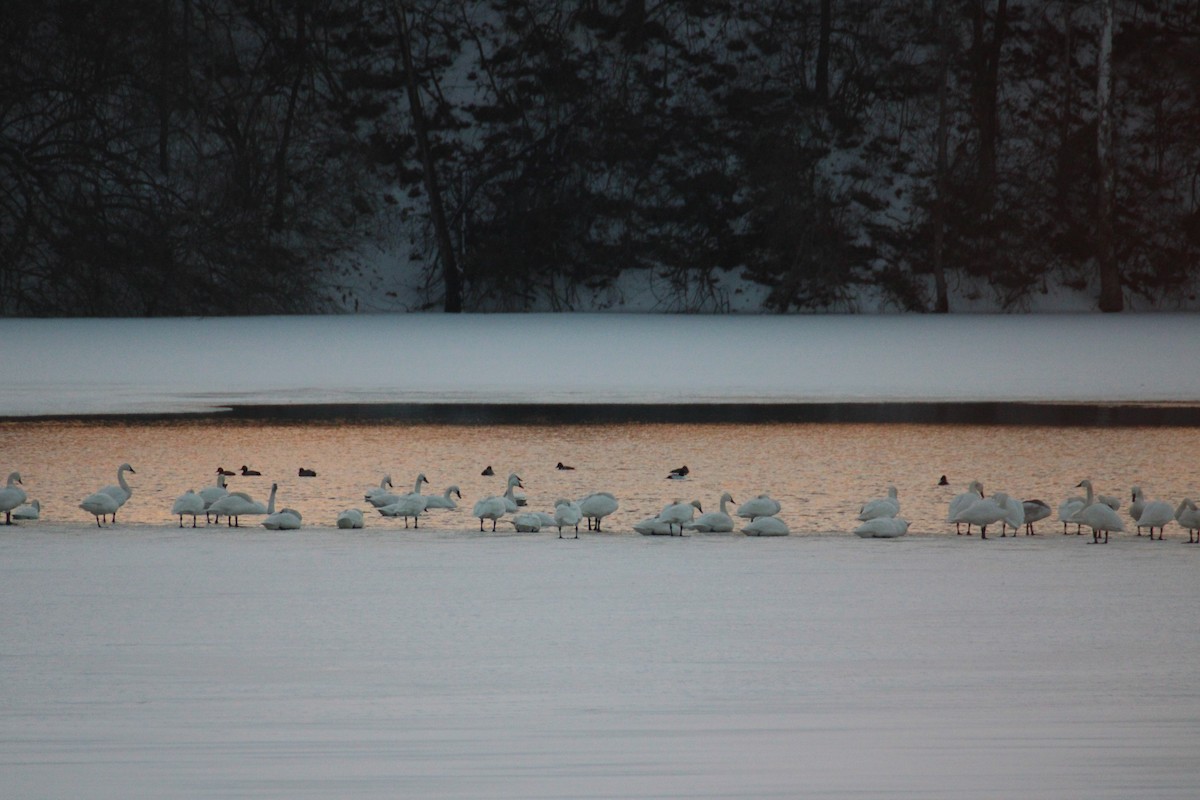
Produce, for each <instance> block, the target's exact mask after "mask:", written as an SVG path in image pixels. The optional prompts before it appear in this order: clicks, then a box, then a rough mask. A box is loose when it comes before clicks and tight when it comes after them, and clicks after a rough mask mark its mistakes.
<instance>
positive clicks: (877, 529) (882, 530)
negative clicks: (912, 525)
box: [854, 517, 908, 539]
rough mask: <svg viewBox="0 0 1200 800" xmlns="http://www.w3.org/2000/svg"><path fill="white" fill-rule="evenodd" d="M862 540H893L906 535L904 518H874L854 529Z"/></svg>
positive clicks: (906, 522) (906, 525)
mask: <svg viewBox="0 0 1200 800" xmlns="http://www.w3.org/2000/svg"><path fill="white" fill-rule="evenodd" d="M854 532H855V533H856V534H858V535H859V536H861V537H862V538H864V539H895V538H897V537H900V536H903V535H904V534H906V533H908V520H906V519H904V517H874V518H872V519H869V520H867V521H866V522H864V523H863V524H862V525H859V526H858V527H857V528H855V529H854Z"/></svg>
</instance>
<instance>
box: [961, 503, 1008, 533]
mask: <svg viewBox="0 0 1200 800" xmlns="http://www.w3.org/2000/svg"><path fill="white" fill-rule="evenodd" d="M1009 513H1010V511H1009V508H1008V495H1007V494H1005V493H1004V492H996V493H995V494H993V495H992V496H991V497H980V498H979V499H977V500H976V501H975V502H974V503H971V504H970V505H969V506H967V507H966V508H964V509H962V510H960V511H959V512H958V513H957V514H955V515H954V516H953V517H951V518H950V521H951V522H953V523H955V524H956V525H957V524H958V523H963V524H965V525H966V526H967V535H970V533H971V526H972V525H976V526H978V527H979V533H980V537H981V538H983V539H986V538H987V526H988V525H993V524H995V523H997V522H999V521H1000V520H1002V519H1005V518H1006V517H1007V516H1008V515H1009Z"/></svg>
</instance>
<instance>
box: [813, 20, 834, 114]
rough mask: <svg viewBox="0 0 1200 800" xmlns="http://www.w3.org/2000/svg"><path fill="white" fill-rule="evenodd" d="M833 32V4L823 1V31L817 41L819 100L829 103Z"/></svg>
mask: <svg viewBox="0 0 1200 800" xmlns="http://www.w3.org/2000/svg"><path fill="white" fill-rule="evenodd" d="M832 30H833V2H832V0H821V31H820V38H819V39H818V40H817V75H816V83H817V87H816V88H817V98H818V99H820V101H821V102H822V103H828V102H829V37H830V34H831V32H832Z"/></svg>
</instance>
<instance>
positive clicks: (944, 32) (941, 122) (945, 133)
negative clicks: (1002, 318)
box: [933, 0, 950, 314]
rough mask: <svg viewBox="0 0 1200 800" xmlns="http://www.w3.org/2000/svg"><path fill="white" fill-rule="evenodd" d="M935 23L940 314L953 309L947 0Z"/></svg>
mask: <svg viewBox="0 0 1200 800" xmlns="http://www.w3.org/2000/svg"><path fill="white" fill-rule="evenodd" d="M935 19H936V21H935V23H934V24H935V25H937V35H938V121H937V166H936V171H937V174H936V175H935V177H934V180H935V183H936V187H935V188H936V192H937V195H936V197H934V200H933V281H934V286H935V289H936V291H937V299H936V300H935V301H934V307H933V310H934V311H935V312H937V313H939V314H945V313H947V312H949V311H950V298H949V293H948V290H947V288H946V265H945V251H946V191H947V189H946V184H947V175H946V173H947V170H948V169H949V167H948V165H947V153H946V149H947V139H948V138H949V127H950V121H949V116H950V114H949V100H950V98H949V94H950V45H949V38H950V37H949V26H948V25H947V24H946V0H937V5H936V10H935Z"/></svg>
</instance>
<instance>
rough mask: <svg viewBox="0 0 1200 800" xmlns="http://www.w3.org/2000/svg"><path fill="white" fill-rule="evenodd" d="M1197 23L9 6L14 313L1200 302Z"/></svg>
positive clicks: (922, 14) (541, 7)
mask: <svg viewBox="0 0 1200 800" xmlns="http://www.w3.org/2000/svg"><path fill="white" fill-rule="evenodd" d="M1197 53H1200V0H1194V1H1193V2H1171V1H1170V0H1164V1H1163V2H1150V1H1149V0H1141V1H1136V0H1043V1H1042V2H1017V1H1016V0H1012V1H1011V2H1010V1H1009V0H957V1H956V0H927V2H922V3H912V2H902V1H901V0H884V1H883V2H880V1H879V0H808V1H806V2H801V1H800V0H778V2H731V1H723V0H677V1H675V2H669V1H667V0H663V1H661V2H654V1H653V0H493V1H492V2H474V3H471V2H462V1H461V0H453V2H451V1H450V0H444V1H443V0H412V1H411V2H396V1H395V0H5V2H4V3H2V4H0V313H2V314H5V315H59V314H68V315H174V314H247V313H279V312H301V311H321V310H322V308H321V306H322V298H323V297H325V296H327V295H326V294H323V292H328V290H329V285H330V281H331V277H330V276H331V274H333V273H335V272H336V270H333V269H331V265H333V264H338V265H341V266H340V267H339V269H342V270H346V269H351V268H352V265H353V258H352V257H351V256H350V254H353V253H355V252H356V250H358V249H360V248H362V247H363V245H364V243H366V242H374V243H376V244H381V245H382V246H383V247H385V248H387V249H389V250H392V251H394V252H397V253H399V254H400V255H401V256H402V257H403V258H405V259H409V260H413V261H416V262H419V263H421V264H424V265H425V269H426V275H427V278H428V283H427V289H426V298H425V299H426V302H427V304H428V305H429V306H430V307H435V308H437V307H441V308H445V309H446V310H452V311H453V310H519V309H523V308H528V307H531V306H532V305H533V304H534V303H535V302H541V303H543V304H545V303H547V302H548V303H549V304H550V306H551V307H555V308H564V309H565V308H574V307H578V305H579V302H580V301H579V299H578V298H579V294H580V293H581V291H582V290H584V289H588V290H595V289H598V288H604V287H606V286H609V285H611V283H612V282H613V281H614V280H615V279H616V277H617V276H618V275H619V274H620V273H621V272H622V271H623V270H629V269H642V270H653V271H654V272H655V274H657V275H659V276H661V278H662V279H663V280H665V281H667V282H669V284H670V285H671V286H672V287H673V291H674V292H675V294H676V296H677V297H678V298H679V300H678V302H677V303H676V304H675V307H676V308H678V309H680V310H684V309H705V310H720V309H721V308H722V307H723V304H724V302H725V300H724V299H723V298H722V296H721V292H720V290H719V289H718V288H717V282H716V280H715V278H716V276H717V275H719V274H722V271H724V270H735V271H737V272H738V273H740V274H742V275H744V276H745V277H746V278H747V279H749V280H751V281H754V282H757V283H759V284H762V285H763V286H765V287H768V288H769V294H768V297H767V300H766V310H774V311H789V310H801V309H821V308H828V307H853V299H854V298H855V297H856V296H858V295H859V294H860V293H861V292H862V291H863V289H864V287H874V290H875V291H878V292H880V293H882V295H883V296H884V297H885V298H887V300H888V301H889V302H890V303H891V305H893V306H894V307H895V308H898V309H907V310H925V311H938V310H951V311H952V310H954V309H953V303H952V302H950V300H949V296H950V295H951V294H952V292H950V291H949V290H948V287H955V286H961V285H965V284H968V283H969V284H971V285H981V286H986V287H989V288H987V289H986V291H989V292H993V293H994V297H993V298H992V300H993V302H994V303H995V306H996V307H998V308H1006V309H1020V308H1022V307H1024V305H1025V304H1026V303H1027V302H1028V301H1029V299H1030V298H1031V297H1032V296H1034V295H1035V294H1036V293H1038V292H1040V291H1043V290H1044V289H1045V288H1046V287H1047V286H1048V285H1054V286H1066V287H1070V288H1074V289H1078V290H1080V291H1086V292H1088V293H1090V294H1091V296H1093V297H1095V298H1096V303H1097V307H1099V308H1103V309H1105V310H1119V309H1120V308H1122V307H1123V306H1124V305H1125V304H1127V303H1128V302H1129V301H1130V300H1133V299H1135V298H1139V297H1144V298H1146V299H1147V300H1149V301H1156V302H1158V301H1169V298H1171V297H1172V296H1178V295H1180V294H1184V295H1186V294H1189V293H1191V292H1192V291H1193V289H1194V282H1195V279H1196V278H1197V271H1198V270H1200V259H1198V258H1197V256H1198V255H1200V134H1198V132H1200V58H1197Z"/></svg>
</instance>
